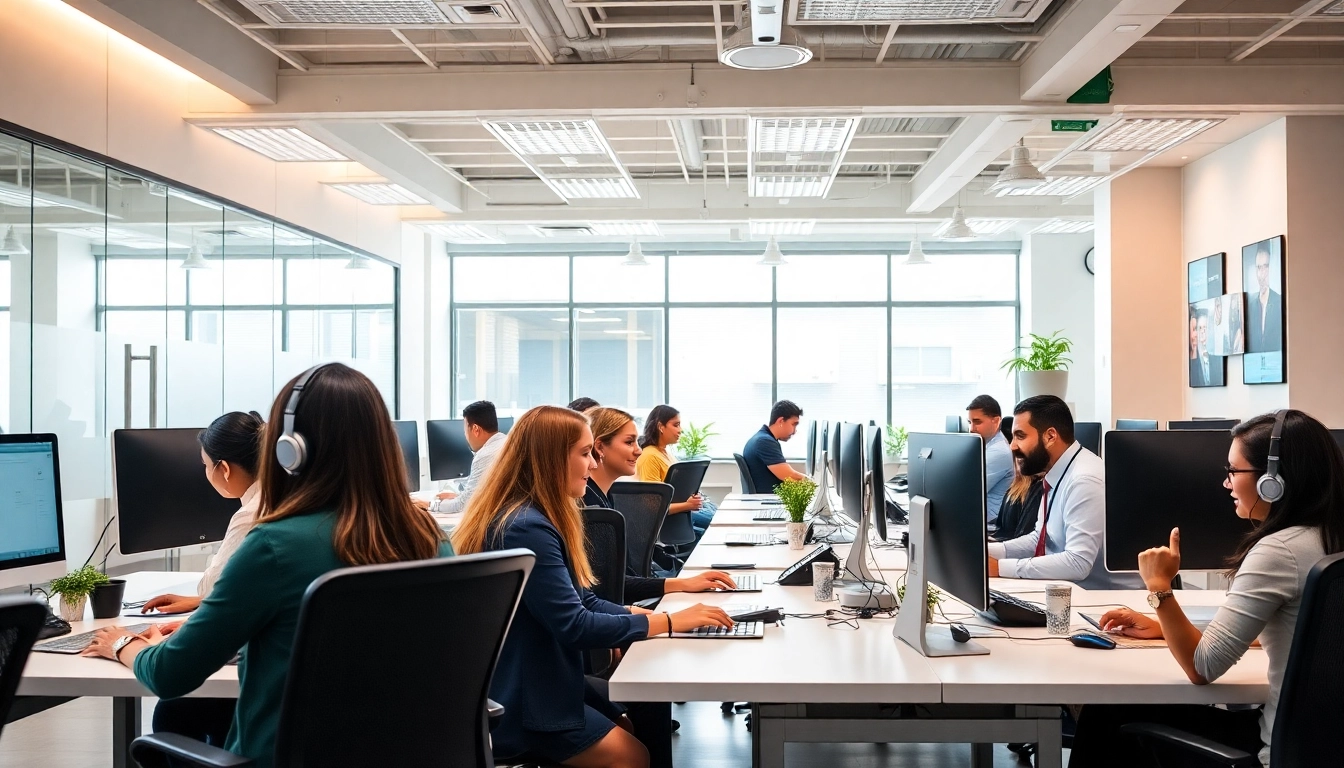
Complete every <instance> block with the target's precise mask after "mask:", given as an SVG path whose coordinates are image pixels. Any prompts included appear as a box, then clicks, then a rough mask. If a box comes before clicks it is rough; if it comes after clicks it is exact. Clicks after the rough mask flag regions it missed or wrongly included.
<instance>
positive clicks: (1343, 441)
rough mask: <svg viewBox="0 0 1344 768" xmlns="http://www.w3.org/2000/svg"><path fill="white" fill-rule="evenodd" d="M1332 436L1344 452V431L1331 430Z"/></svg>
mask: <svg viewBox="0 0 1344 768" xmlns="http://www.w3.org/2000/svg"><path fill="white" fill-rule="evenodd" d="M1330 436H1331V437H1333V438H1335V445H1338V446H1339V448H1340V450H1344V429H1332V430H1330Z"/></svg>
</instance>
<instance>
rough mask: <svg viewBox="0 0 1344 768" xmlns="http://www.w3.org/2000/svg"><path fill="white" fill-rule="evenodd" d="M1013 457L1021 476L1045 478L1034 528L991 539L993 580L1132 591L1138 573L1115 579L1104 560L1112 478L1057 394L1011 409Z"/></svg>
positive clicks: (1032, 400) (990, 567) (1032, 398)
mask: <svg viewBox="0 0 1344 768" xmlns="http://www.w3.org/2000/svg"><path fill="white" fill-rule="evenodd" d="M1012 451H1013V458H1014V459H1016V461H1017V462H1018V468H1019V470H1020V471H1021V473H1022V474H1023V475H1036V474H1041V473H1044V475H1045V480H1044V484H1043V485H1042V490H1043V494H1042V500H1041V509H1040V514H1039V515H1038V519H1037V522H1036V528H1035V530H1033V531H1032V532H1031V533H1028V534H1026V535H1024V536H1019V537H1017V538H1015V539H1010V540H1008V541H1003V542H997V541H991V542H989V545H988V551H989V557H990V560H989V575H990V576H991V577H1002V578H1018V579H1059V580H1062V581H1072V582H1075V583H1077V584H1079V585H1080V586H1082V587H1085V588H1088V589H1133V588H1138V587H1139V586H1141V582H1140V580H1139V578H1138V577H1137V576H1136V575H1133V574H1113V573H1110V572H1108V571H1107V570H1106V564H1105V561H1104V559H1103V558H1102V557H1101V553H1102V545H1103V543H1104V538H1105V535H1106V479H1105V478H1106V475H1105V465H1104V464H1102V461H1101V459H1100V458H1099V457H1098V456H1097V455H1096V454H1094V453H1092V452H1091V451H1089V450H1087V449H1086V448H1084V447H1083V446H1082V445H1080V444H1079V443H1077V442H1075V441H1074V439H1073V414H1071V413H1070V412H1069V407H1068V405H1066V404H1065V403H1064V401H1063V400H1061V399H1059V398H1058V397H1055V396H1054V395H1039V396H1036V397H1029V398H1027V399H1026V400H1023V401H1022V402H1020V403H1018V404H1017V407H1016V408H1014V409H1013V442H1012Z"/></svg>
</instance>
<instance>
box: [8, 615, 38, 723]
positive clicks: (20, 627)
mask: <svg viewBox="0 0 1344 768" xmlns="http://www.w3.org/2000/svg"><path fill="white" fill-rule="evenodd" d="M46 618H47V609H46V608H45V607H44V606H43V605H42V604H41V603H39V602H38V601H37V600H34V599H33V598H31V597H6V598H0V731H2V730H4V727H5V723H6V722H8V721H9V708H10V707H11V706H13V704H14V692H15V691H17V690H18V689H19V678H20V677H22V676H23V665H24V664H26V663H28V654H29V652H31V651H32V650H33V643H35V642H37V633H38V631H39V630H41V629H42V622H43V621H45V620H46Z"/></svg>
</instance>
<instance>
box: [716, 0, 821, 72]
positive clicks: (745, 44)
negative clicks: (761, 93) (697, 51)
mask: <svg viewBox="0 0 1344 768" xmlns="http://www.w3.org/2000/svg"><path fill="white" fill-rule="evenodd" d="M781 5H782V3H781V2H780V0H751V15H750V20H751V26H750V27H749V28H748V29H745V30H743V31H742V32H739V33H738V34H737V35H735V36H734V39H733V40H732V41H730V43H729V44H728V45H726V46H725V47H724V50H723V53H721V54H719V61H720V62H721V63H723V64H726V65H728V66H730V67H734V68H736V69H751V70H758V71H760V70H771V69H788V68H790V67H797V66H800V65H802V64H806V63H807V62H809V61H811V60H812V52H811V51H809V50H808V49H806V48H804V47H802V46H801V45H781V44H780V42H779V38H780V35H781V33H782V32H783V30H784V21H783V19H782V18H781V15H780V6H781Z"/></svg>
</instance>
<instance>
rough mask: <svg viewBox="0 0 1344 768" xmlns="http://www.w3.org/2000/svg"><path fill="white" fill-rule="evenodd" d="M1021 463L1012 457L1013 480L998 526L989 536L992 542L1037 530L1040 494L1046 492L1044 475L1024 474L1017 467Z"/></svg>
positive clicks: (1005, 498) (1004, 496)
mask: <svg viewBox="0 0 1344 768" xmlns="http://www.w3.org/2000/svg"><path fill="white" fill-rule="evenodd" d="M1020 463H1021V462H1019V461H1017V460H1016V459H1014V460H1013V481H1012V483H1010V484H1009V485H1008V490H1007V492H1005V493H1004V494H1003V505H1002V506H1000V507H999V521H998V522H999V527H998V530H996V531H994V532H993V533H991V534H990V536H989V538H990V539H991V540H993V541H1011V540H1013V539H1016V538H1018V537H1019V536H1026V535H1027V534H1029V533H1031V532H1033V531H1035V530H1036V520H1037V519H1038V518H1039V517H1040V514H1039V513H1040V511H1041V495H1042V494H1043V493H1044V492H1045V482H1044V481H1045V476H1044V475H1024V474H1022V472H1021V470H1020V469H1018V467H1019V465H1020ZM986 510H988V508H986Z"/></svg>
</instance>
